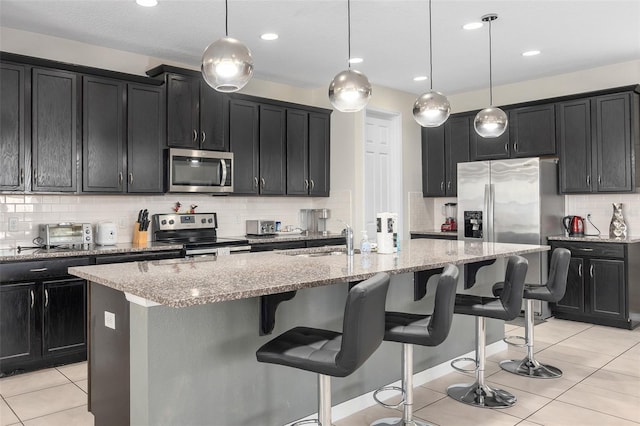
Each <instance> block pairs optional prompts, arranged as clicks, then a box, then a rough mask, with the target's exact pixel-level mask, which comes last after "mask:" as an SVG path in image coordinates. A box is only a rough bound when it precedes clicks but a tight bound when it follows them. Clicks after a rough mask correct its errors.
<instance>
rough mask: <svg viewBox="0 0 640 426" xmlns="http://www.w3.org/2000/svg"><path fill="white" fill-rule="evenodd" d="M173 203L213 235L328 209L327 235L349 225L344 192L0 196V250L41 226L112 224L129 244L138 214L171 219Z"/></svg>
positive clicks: (290, 221) (24, 240) (296, 221)
mask: <svg viewBox="0 0 640 426" xmlns="http://www.w3.org/2000/svg"><path fill="white" fill-rule="evenodd" d="M176 201H179V202H180V203H181V204H182V208H181V210H180V211H181V212H186V211H187V209H188V208H189V207H190V206H191V205H192V204H194V205H197V206H198V207H197V208H196V212H202V213H205V212H216V213H217V214H218V235H220V236H239V235H244V233H245V221H246V220H248V219H268V220H279V221H281V222H282V224H283V225H292V226H294V227H297V226H299V225H300V218H299V211H300V209H310V208H329V209H331V219H329V221H328V227H329V230H330V231H332V232H340V231H341V230H342V229H343V227H344V225H343V224H342V223H341V222H339V221H338V220H337V219H341V220H344V221H347V222H350V221H351V220H352V213H351V210H352V203H351V192H350V191H332V192H331V197H329V198H307V197H234V196H210V195H192V194H171V195H147V196H144V195H143V196H132V195H127V196H125V195H22V194H15V195H13V194H2V195H0V249H1V248H14V247H16V246H17V245H24V246H29V245H32V241H33V239H34V238H36V237H37V236H38V225H40V224H42V223H60V222H88V223H92V224H96V223H97V222H101V221H112V222H114V223H116V224H117V225H118V242H119V243H127V242H131V240H132V236H133V224H134V223H135V221H136V218H137V215H138V211H139V210H140V209H144V208H146V209H148V210H149V214H150V215H152V214H155V213H171V212H172V207H173V206H174V205H175V203H176ZM10 218H11V219H13V218H17V219H18V230H17V231H10V230H9V219H10Z"/></svg>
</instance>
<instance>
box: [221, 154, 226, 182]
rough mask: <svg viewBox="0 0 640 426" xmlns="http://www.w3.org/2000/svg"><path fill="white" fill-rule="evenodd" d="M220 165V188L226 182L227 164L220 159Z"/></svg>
mask: <svg viewBox="0 0 640 426" xmlns="http://www.w3.org/2000/svg"><path fill="white" fill-rule="evenodd" d="M220 164H222V180H221V182H220V186H224V184H225V183H226V182H227V162H226V161H225V160H224V158H221V159H220Z"/></svg>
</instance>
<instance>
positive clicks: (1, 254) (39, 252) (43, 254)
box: [0, 242, 182, 262]
mask: <svg viewBox="0 0 640 426" xmlns="http://www.w3.org/2000/svg"><path fill="white" fill-rule="evenodd" d="M180 249H182V244H168V243H154V242H149V243H147V244H146V245H144V246H138V245H133V244H131V243H126V244H116V245H115V246H99V245H97V244H91V245H90V246H89V248H86V249H83V248H81V247H77V248H69V249H66V248H65V249H62V248H60V249H50V250H46V249H24V250H22V251H21V252H20V253H18V250H17V249H0V262H20V261H23V260H35V259H49V258H57V257H77V256H100V255H105V254H116V253H142V252H152V251H166V250H180Z"/></svg>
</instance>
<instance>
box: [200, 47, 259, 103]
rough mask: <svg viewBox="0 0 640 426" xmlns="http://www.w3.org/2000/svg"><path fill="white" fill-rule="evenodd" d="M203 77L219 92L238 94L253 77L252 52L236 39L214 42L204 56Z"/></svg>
mask: <svg viewBox="0 0 640 426" xmlns="http://www.w3.org/2000/svg"><path fill="white" fill-rule="evenodd" d="M202 76H203V77H204V79H205V81H206V82H207V84H209V86H211V87H213V88H214V89H216V90H217V91H218V92H225V93H228V92H237V91H238V90H240V89H242V88H243V87H244V86H245V85H246V84H247V83H248V82H249V80H251V77H252V76H253V58H252V57H251V51H250V50H249V48H248V47H247V46H245V45H244V44H243V43H241V42H240V41H238V40H236V39H235V38H231V37H224V38H221V39H219V40H216V41H214V42H213V43H211V44H210V45H209V47H207V48H206V50H205V51H204V53H203V54H202Z"/></svg>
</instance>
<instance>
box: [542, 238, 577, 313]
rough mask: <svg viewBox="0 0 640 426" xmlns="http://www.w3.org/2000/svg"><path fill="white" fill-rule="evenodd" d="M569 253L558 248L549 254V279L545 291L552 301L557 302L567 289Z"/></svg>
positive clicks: (564, 249)
mask: <svg viewBox="0 0 640 426" xmlns="http://www.w3.org/2000/svg"><path fill="white" fill-rule="evenodd" d="M570 261H571V252H570V251H569V250H567V249H566V248H561V247H558V248H557V249H555V250H554V251H553V253H551V264H550V265H549V278H548V280H547V289H548V290H549V292H550V293H551V298H552V300H549V301H550V302H557V301H559V300H560V299H562V298H563V297H564V292H565V291H566V289H567V274H568V273H569V262H570Z"/></svg>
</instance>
